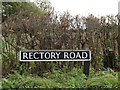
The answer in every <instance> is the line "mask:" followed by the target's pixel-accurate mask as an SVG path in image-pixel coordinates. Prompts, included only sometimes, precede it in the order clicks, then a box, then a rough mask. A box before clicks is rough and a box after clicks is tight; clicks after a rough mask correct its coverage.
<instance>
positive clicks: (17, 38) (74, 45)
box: [0, 0, 120, 88]
mask: <svg viewBox="0 0 120 90" xmlns="http://www.w3.org/2000/svg"><path fill="white" fill-rule="evenodd" d="M40 1H42V0H40ZM37 3H38V7H37V6H36V5H35V4H34V3H11V2H9V3H3V10H4V13H3V14H4V15H3V19H4V20H3V22H2V25H3V26H2V27H3V28H2V60H3V61H2V65H3V80H2V82H3V83H2V86H3V88H118V87H119V85H118V76H119V75H118V73H117V72H118V71H120V68H119V66H120V59H119V56H120V53H119V52H120V49H119V42H120V39H119V32H118V16H117V15H116V16H112V15H108V16H101V17H100V18H98V17H95V16H94V15H92V14H91V15H89V16H87V17H80V16H79V15H76V16H71V15H70V13H69V12H65V13H64V14H59V15H58V14H57V13H55V12H54V9H52V8H51V6H50V5H49V3H48V2H37ZM15 7H16V8H15ZM30 8H31V9H30ZM26 49H29V50H30V49H34V50H52V49H60V50H62V49H75V50H80V49H89V50H91V51H92V62H91V68H92V70H90V76H89V78H88V79H87V77H86V76H85V75H84V74H83V72H82V69H81V68H82V66H83V63H84V62H62V61H61V62H57V61H56V62H20V61H19V58H18V55H19V51H20V50H26ZM108 68H111V69H108ZM0 83H1V82H0ZM0 87H1V86H0Z"/></svg>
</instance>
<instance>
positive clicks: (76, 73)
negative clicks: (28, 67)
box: [2, 68, 119, 89]
mask: <svg viewBox="0 0 120 90" xmlns="http://www.w3.org/2000/svg"><path fill="white" fill-rule="evenodd" d="M2 86H3V88H95V89H98V88H119V86H118V73H117V72H114V71H113V70H111V69H108V70H107V71H99V72H96V73H95V72H94V71H91V72H90V76H89V78H88V79H87V77H86V76H85V75H84V74H83V73H82V71H81V69H76V68H74V69H73V70H72V71H69V72H61V71H58V70H54V71H52V72H49V73H45V74H44V76H43V77H38V76H31V75H19V74H18V73H17V72H14V74H9V76H8V78H3V80H2Z"/></svg>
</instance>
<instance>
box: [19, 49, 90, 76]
mask: <svg viewBox="0 0 120 90" xmlns="http://www.w3.org/2000/svg"><path fill="white" fill-rule="evenodd" d="M19 58H20V61H85V62H84V74H85V75H86V76H89V68H90V61H91V51H90V50H21V51H20V55H19Z"/></svg>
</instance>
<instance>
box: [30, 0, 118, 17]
mask: <svg viewBox="0 0 120 90" xmlns="http://www.w3.org/2000/svg"><path fill="white" fill-rule="evenodd" d="M32 1H34V0H32ZM49 1H50V2H51V4H52V6H53V7H54V9H55V10H56V11H59V12H60V13H64V12H65V11H67V10H68V11H69V12H70V13H71V14H72V15H78V14H79V15H81V16H87V15H89V14H93V15H95V16H103V15H116V14H117V13H118V2H119V1H120V0H49Z"/></svg>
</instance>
